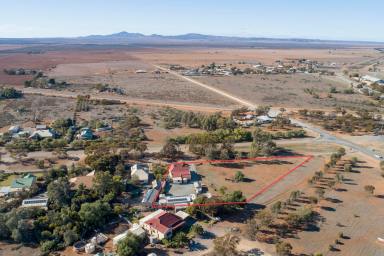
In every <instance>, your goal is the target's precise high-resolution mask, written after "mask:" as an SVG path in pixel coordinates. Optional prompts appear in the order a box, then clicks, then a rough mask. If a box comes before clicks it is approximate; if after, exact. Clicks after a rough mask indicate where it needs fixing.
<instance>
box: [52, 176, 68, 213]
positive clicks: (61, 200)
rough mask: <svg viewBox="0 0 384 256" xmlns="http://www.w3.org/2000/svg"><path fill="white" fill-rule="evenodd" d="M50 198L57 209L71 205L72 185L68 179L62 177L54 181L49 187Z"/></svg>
mask: <svg viewBox="0 0 384 256" xmlns="http://www.w3.org/2000/svg"><path fill="white" fill-rule="evenodd" d="M47 193H48V198H49V201H50V203H51V205H52V206H53V208H55V209H60V208H62V207H64V206H67V205H69V203H70V200H71V187H70V184H69V182H68V179H67V178H65V177H60V178H59V179H58V180H56V181H52V182H51V183H49V184H48V187H47Z"/></svg>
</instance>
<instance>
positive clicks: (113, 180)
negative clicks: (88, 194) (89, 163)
mask: <svg viewBox="0 0 384 256" xmlns="http://www.w3.org/2000/svg"><path fill="white" fill-rule="evenodd" d="M93 190H94V191H95V192H96V193H97V194H98V195H99V196H100V197H103V196H105V195H106V194H108V193H111V192H113V193H115V194H116V195H119V194H120V193H121V191H122V190H123V183H122V180H121V176H112V175H111V174H110V173H108V172H98V173H96V175H95V178H94V183H93Z"/></svg>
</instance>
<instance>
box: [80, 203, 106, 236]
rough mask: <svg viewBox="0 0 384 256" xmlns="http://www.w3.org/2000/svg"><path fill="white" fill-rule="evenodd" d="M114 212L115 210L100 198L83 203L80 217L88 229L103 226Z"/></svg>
mask: <svg viewBox="0 0 384 256" xmlns="http://www.w3.org/2000/svg"><path fill="white" fill-rule="evenodd" d="M112 214H113V210H112V209H111V207H110V206H109V204H108V203H106V202H102V201H100V200H97V201H95V202H93V203H84V204H82V205H81V208H80V211H79V216H80V219H81V221H83V226H84V228H85V229H86V230H92V229H94V228H99V227H102V226H103V225H105V224H106V223H107V222H108V221H109V219H110V217H111V215H112Z"/></svg>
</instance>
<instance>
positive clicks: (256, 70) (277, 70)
mask: <svg viewBox="0 0 384 256" xmlns="http://www.w3.org/2000/svg"><path fill="white" fill-rule="evenodd" d="M336 66H337V64H336V63H330V64H324V63H319V62H318V61H315V60H309V59H297V60H290V61H286V62H283V61H280V60H277V61H276V62H275V63H274V64H273V65H264V64H262V63H260V62H258V63H245V62H239V67H236V66H234V65H232V64H215V63H212V64H210V65H202V66H200V67H198V68H192V69H187V68H182V69H181V68H180V69H175V70H179V71H181V73H182V75H184V76H231V75H242V74H293V73H321V74H324V75H334V71H332V69H334V68H336Z"/></svg>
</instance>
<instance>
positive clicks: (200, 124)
mask: <svg viewBox="0 0 384 256" xmlns="http://www.w3.org/2000/svg"><path fill="white" fill-rule="evenodd" d="M159 114H160V116H161V121H162V126H163V127H164V128H166V129H173V128H176V127H181V126H182V125H183V126H186V127H189V128H198V129H203V130H206V131H214V130H217V129H233V128H235V127H236V123H235V122H234V121H233V120H232V118H229V117H224V116H222V115H221V113H215V114H211V115H205V114H201V113H195V112H192V111H189V112H187V111H182V110H177V109H173V108H165V109H164V110H162V111H160V113H159Z"/></svg>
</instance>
